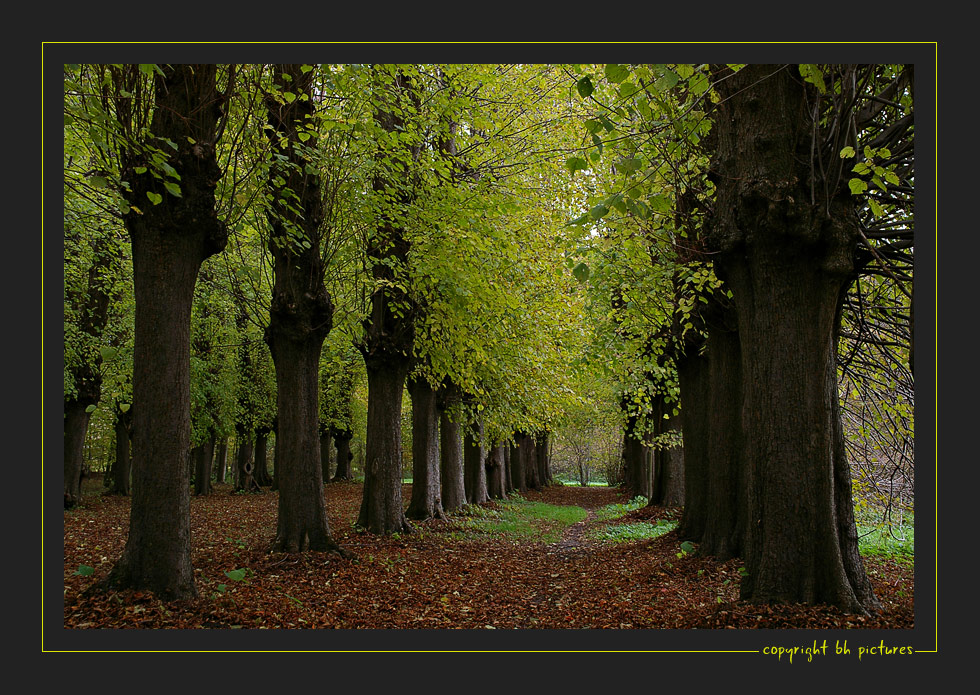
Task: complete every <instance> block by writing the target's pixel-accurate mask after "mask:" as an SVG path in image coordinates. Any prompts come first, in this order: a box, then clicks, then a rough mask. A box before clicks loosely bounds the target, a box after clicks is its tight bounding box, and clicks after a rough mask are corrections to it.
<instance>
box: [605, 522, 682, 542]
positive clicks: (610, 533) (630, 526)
mask: <svg viewBox="0 0 980 695" xmlns="http://www.w3.org/2000/svg"><path fill="white" fill-rule="evenodd" d="M675 528H677V522H676V521H667V520H666V519H661V520H660V521H658V522H657V523H650V522H648V521H638V522H633V523H625V524H606V525H604V526H600V527H598V528H595V529H592V530H591V531H590V532H588V533H587V534H586V537H588V538H589V539H591V540H596V541H605V542H607V543H628V542H631V541H645V540H649V539H651V538H657V537H658V536H662V535H664V534H665V533H669V532H670V531H673V530H674V529H675Z"/></svg>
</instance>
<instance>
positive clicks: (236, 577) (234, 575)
mask: <svg viewBox="0 0 980 695" xmlns="http://www.w3.org/2000/svg"><path fill="white" fill-rule="evenodd" d="M247 572H248V570H247V569H245V568H244V567H243V568H241V569H237V570H231V571H230V572H225V576H226V577H228V579H231V580H232V581H236V582H240V581H242V580H243V579H245V574H246V573H247Z"/></svg>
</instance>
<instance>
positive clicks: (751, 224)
mask: <svg viewBox="0 0 980 695" xmlns="http://www.w3.org/2000/svg"><path fill="white" fill-rule="evenodd" d="M859 76H862V68H858V67H855V66H841V67H840V68H838V69H834V70H830V71H827V73H826V76H825V75H824V73H823V72H822V71H818V72H815V73H814V72H811V67H810V66H803V69H801V68H800V67H797V66H791V65H749V66H746V67H745V68H743V69H741V70H739V71H737V72H734V73H732V72H731V71H730V70H728V69H727V68H722V67H719V68H717V69H716V88H717V89H718V92H719V95H720V97H721V101H720V103H719V105H718V118H716V119H715V122H716V128H717V131H718V132H717V138H718V148H717V154H716V156H715V158H714V161H713V164H712V169H713V173H714V176H715V181H716V185H717V187H718V189H717V197H716V202H715V206H714V211H715V218H714V221H713V224H712V226H711V231H710V233H709V237H708V238H709V242H710V245H711V249H712V250H713V251H715V252H716V256H715V258H716V261H715V263H716V266H717V268H718V274H719V276H720V277H721V278H722V279H723V280H724V281H725V283H726V286H728V287H729V288H730V290H731V292H732V296H733V300H734V303H735V306H736V309H737V312H738V333H739V341H740V344H741V354H742V377H743V378H742V403H743V419H742V422H743V447H742V452H743V461H744V464H745V465H746V476H747V478H746V493H747V495H746V504H747V510H746V511H747V519H748V524H747V528H746V535H745V559H746V568H747V570H748V576H747V577H746V578H745V579H744V580H743V582H742V596H743V598H745V599H748V600H750V601H755V602H804V603H814V602H825V603H830V604H833V605H836V606H839V607H840V608H842V609H844V610H848V611H855V612H862V611H867V610H875V609H876V608H877V607H878V605H879V604H878V601H877V599H876V598H875V596H874V593H873V591H872V588H871V584H870V582H869V580H868V578H867V575H866V574H865V571H864V568H863V565H862V562H861V558H860V555H859V554H858V550H857V532H856V528H855V524H854V516H853V507H852V496H851V476H850V470H849V468H848V466H847V462H846V460H845V457H844V450H843V449H844V447H843V433H842V428H841V421H840V408H839V401H838V394H837V336H838V332H839V325H840V320H841V309H842V305H843V301H844V297H845V295H846V291H847V288H848V286H849V284H850V283H851V281H852V278H853V275H854V271H855V255H856V250H857V243H858V239H859V236H860V230H861V226H860V223H859V219H858V215H857V209H856V207H857V206H856V205H855V201H854V198H853V197H852V195H851V190H849V186H848V185H847V184H846V183H845V182H844V178H843V176H842V173H843V172H842V165H841V164H840V158H839V156H838V153H839V152H840V151H841V149H842V147H843V146H844V145H846V144H848V143H850V145H851V146H854V145H857V143H856V142H853V140H852V136H851V135H850V134H847V133H846V132H844V131H846V130H849V129H848V128H847V125H849V124H848V121H849V117H848V115H847V114H846V113H841V112H840V111H837V113H836V114H835V115H834V116H835V120H834V121H832V124H831V128H834V127H837V128H844V131H841V133H840V135H839V136H837V137H840V139H839V140H838V139H836V138H835V136H834V135H833V134H829V135H828V131H827V130H822V126H825V125H826V123H821V117H822V113H821V108H820V102H821V92H822V91H823V89H826V87H825V86H824V84H825V83H824V80H825V79H827V80H828V81H829V80H833V82H832V83H831V84H832V89H838V90H840V91H839V92H838V94H837V95H836V96H837V98H836V99H831V101H832V102H837V103H833V105H832V106H830V107H829V108H831V109H832V110H836V109H839V108H844V109H851V108H855V106H854V104H855V101H856V99H857V97H858V96H859V95H858V94H856V93H854V92H853V91H851V92H850V93H848V90H849V89H850V87H849V85H851V84H855V80H856V78H858V77H859ZM805 77H809V78H810V82H808V81H807V80H805V79H804V78H805ZM838 79H839V81H838ZM865 84H866V82H865ZM822 86H823V89H821V87H822ZM837 99H839V101H837ZM824 138H827V139H826V140H824ZM838 145H839V146H838ZM817 148H819V149H817ZM815 149H816V151H815ZM790 307H791V308H792V310H790ZM790 404H792V407H790Z"/></svg>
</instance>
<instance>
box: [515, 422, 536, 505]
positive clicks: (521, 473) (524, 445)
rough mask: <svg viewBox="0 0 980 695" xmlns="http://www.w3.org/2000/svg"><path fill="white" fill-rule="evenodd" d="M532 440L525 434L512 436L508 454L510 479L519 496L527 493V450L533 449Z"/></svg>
mask: <svg viewBox="0 0 980 695" xmlns="http://www.w3.org/2000/svg"><path fill="white" fill-rule="evenodd" d="M533 442H534V440H533V439H531V437H530V435H528V434H527V433H525V432H517V433H515V434H514V447H513V449H512V450H511V453H510V465H511V477H512V478H513V479H514V486H515V488H516V489H517V491H518V492H520V493H521V494H523V493H525V492H527V489H528V488H527V462H528V450H529V449H530V448H532V447H533Z"/></svg>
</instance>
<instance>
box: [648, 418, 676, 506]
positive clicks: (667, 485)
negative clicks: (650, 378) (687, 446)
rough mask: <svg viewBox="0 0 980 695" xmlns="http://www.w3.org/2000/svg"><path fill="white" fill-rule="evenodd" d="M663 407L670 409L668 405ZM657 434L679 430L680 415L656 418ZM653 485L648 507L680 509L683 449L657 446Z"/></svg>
mask: <svg viewBox="0 0 980 695" xmlns="http://www.w3.org/2000/svg"><path fill="white" fill-rule="evenodd" d="M663 407H671V406H669V405H667V406H663ZM657 423H658V427H657V429H658V434H664V433H666V432H669V431H670V430H678V431H679V430H680V429H681V418H680V415H672V416H671V417H670V418H668V419H666V420H665V419H664V418H663V417H662V411H661V413H660V415H659V416H658V418H657ZM652 474H653V484H652V487H651V492H650V506H663V507H680V506H683V504H684V448H683V447H681V446H672V447H667V446H658V447H657V448H656V449H654V451H653V470H652Z"/></svg>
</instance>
